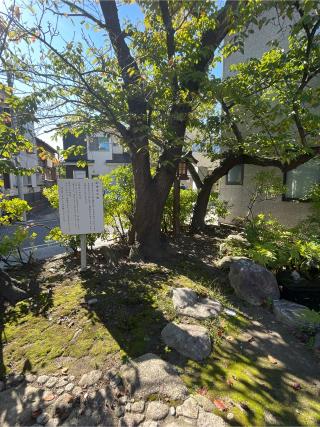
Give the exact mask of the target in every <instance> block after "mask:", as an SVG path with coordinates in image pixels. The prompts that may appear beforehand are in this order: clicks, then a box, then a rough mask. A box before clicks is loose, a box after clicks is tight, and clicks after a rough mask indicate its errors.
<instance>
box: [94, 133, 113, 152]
mask: <svg viewBox="0 0 320 427" xmlns="http://www.w3.org/2000/svg"><path fill="white" fill-rule="evenodd" d="M89 150H90V151H110V141H109V135H106V136H97V137H94V138H92V139H91V141H90V142H89Z"/></svg>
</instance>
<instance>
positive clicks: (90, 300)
mask: <svg viewBox="0 0 320 427" xmlns="http://www.w3.org/2000/svg"><path fill="white" fill-rule="evenodd" d="M221 233H222V234H221V236H220V237H219V236H217V234H216V233H215V234H214V235H213V236H207V235H206V236H204V235H197V236H195V237H194V238H191V237H183V238H180V239H179V240H177V241H176V242H175V243H174V246H175V247H176V249H177V251H178V255H177V256H176V258H175V259H172V261H171V262H170V263H167V264H163V265H156V264H139V263H129V262H127V261H126V260H125V258H124V257H123V256H124V255H125V249H123V248H119V249H118V250H115V251H111V250H104V251H100V252H96V253H95V255H92V258H91V260H90V262H91V265H92V266H93V267H92V268H91V269H90V270H89V271H88V272H87V273H85V274H80V272H79V269H78V265H79V260H77V259H74V258H70V257H69V258H63V259H60V260H57V261H50V262H46V263H44V264H41V265H39V266H36V267H33V268H30V269H29V270H24V271H18V270H16V271H15V275H16V276H18V277H24V278H26V276H27V277H28V279H30V277H36V278H37V280H39V281H41V284H42V292H41V294H40V297H39V298H37V300H34V301H27V302H23V303H20V304H19V305H18V306H17V307H16V308H14V309H12V308H11V309H10V308H7V310H6V312H5V318H4V322H5V328H4V331H3V334H2V343H3V361H2V374H3V373H4V371H6V374H8V373H10V372H16V373H19V372H21V371H24V372H26V371H28V372H32V373H36V374H37V375H39V374H40V373H51V374H54V373H55V372H57V370H59V369H61V368H63V367H65V368H68V372H69V373H70V375H73V376H75V377H76V378H77V379H79V377H80V376H81V375H82V374H83V373H84V372H87V371H89V370H91V369H101V370H102V371H109V370H110V369H118V368H119V367H120V365H121V364H122V363H123V362H124V361H126V360H127V359H128V358H133V357H137V356H140V355H142V354H144V353H147V352H153V353H155V354H157V355H159V356H161V357H162V358H163V359H165V360H168V361H170V362H171V363H173V364H175V365H176V366H178V369H179V371H180V373H181V375H182V378H183V379H184V381H185V382H186V384H187V385H188V387H189V389H190V390H191V391H198V392H200V393H201V394H203V395H206V396H207V397H209V398H210V399H212V400H214V399H221V400H222V401H223V402H224V405H225V406H226V409H227V410H226V412H222V411H219V410H218V409H217V410H216V413H217V414H219V415H222V416H226V414H227V413H228V414H230V413H231V414H233V417H229V419H228V422H229V423H230V424H235V425H266V424H267V425H272V424H274V425H316V424H319V425H320V403H319V400H320V381H319V379H320V369H319V359H317V357H316V355H315V354H314V353H313V352H312V351H311V350H310V349H309V348H308V347H307V346H306V345H304V344H302V343H301V342H299V341H298V340H297V339H296V338H295V337H294V336H293V335H292V334H291V332H290V331H288V330H286V329H285V328H283V327H282V326H281V325H279V324H278V323H276V322H275V321H274V320H273V315H272V314H271V313H270V312H269V311H268V308H256V307H254V308H252V307H250V306H248V305H245V304H242V303H239V300H238V299H236V298H235V297H234V295H233V292H232V289H231V288H230V287H229V285H228V280H227V276H226V274H225V272H223V271H221V270H218V269H217V268H215V267H214V266H213V261H214V259H216V257H217V248H218V246H219V243H220V238H222V237H223V236H224V235H225V233H227V234H228V233H230V230H222V231H221ZM180 286H183V287H190V288H193V289H194V290H196V291H197V292H198V293H199V294H201V295H203V296H209V297H212V298H215V299H218V300H220V301H221V302H222V303H223V304H224V306H225V307H228V308H232V309H234V310H235V311H236V313H237V314H236V316H230V315H227V314H222V315H220V316H219V317H218V318H217V319H213V320H206V321H202V322H199V323H200V324H202V325H204V326H206V327H207V328H208V329H209V331H210V334H211V336H212V339H213V342H214V348H213V352H212V354H211V355H210V356H209V358H208V359H207V360H206V361H205V362H204V363H201V364H200V363H196V362H192V361H188V360H186V359H185V358H183V357H182V356H179V355H178V354H177V353H176V352H175V351H173V350H170V349H169V348H166V347H165V346H164V345H163V344H162V342H161V339H160V333H161V330H162V329H163V327H164V326H165V325H166V324H167V322H168V321H173V320H175V321H179V320H180V321H181V317H178V316H177V315H176V313H175V312H174V309H173V306H172V302H171V288H172V287H180ZM95 299H96V300H95ZM182 320H184V321H186V322H188V321H189V322H190V323H195V322H194V321H192V322H191V321H190V319H187V318H186V319H182ZM0 397H1V394H0ZM0 401H1V399H0ZM231 418H232V419H231Z"/></svg>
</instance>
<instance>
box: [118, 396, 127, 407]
mask: <svg viewBox="0 0 320 427" xmlns="http://www.w3.org/2000/svg"><path fill="white" fill-rule="evenodd" d="M127 400H128V398H127V396H121V397H119V403H120V405H125V404H126V403H127Z"/></svg>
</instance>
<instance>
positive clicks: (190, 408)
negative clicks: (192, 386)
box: [176, 396, 199, 419]
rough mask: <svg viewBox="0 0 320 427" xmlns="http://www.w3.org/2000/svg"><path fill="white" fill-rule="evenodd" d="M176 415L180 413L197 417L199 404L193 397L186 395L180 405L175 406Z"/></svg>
mask: <svg viewBox="0 0 320 427" xmlns="http://www.w3.org/2000/svg"><path fill="white" fill-rule="evenodd" d="M176 411H177V415H178V416H180V415H182V416H183V417H186V418H193V419H196V418H198V413H199V406H198V403H197V401H196V399H195V398H194V397H192V396H191V397H188V399H187V400H185V401H184V402H183V404H182V405H180V406H177V410H176Z"/></svg>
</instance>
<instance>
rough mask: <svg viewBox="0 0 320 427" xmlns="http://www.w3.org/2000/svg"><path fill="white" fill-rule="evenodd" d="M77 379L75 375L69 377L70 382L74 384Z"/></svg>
mask: <svg viewBox="0 0 320 427" xmlns="http://www.w3.org/2000/svg"><path fill="white" fill-rule="evenodd" d="M75 379H76V377H75V376H74V375H69V381H70V382H71V383H73V381H74V380H75Z"/></svg>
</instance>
